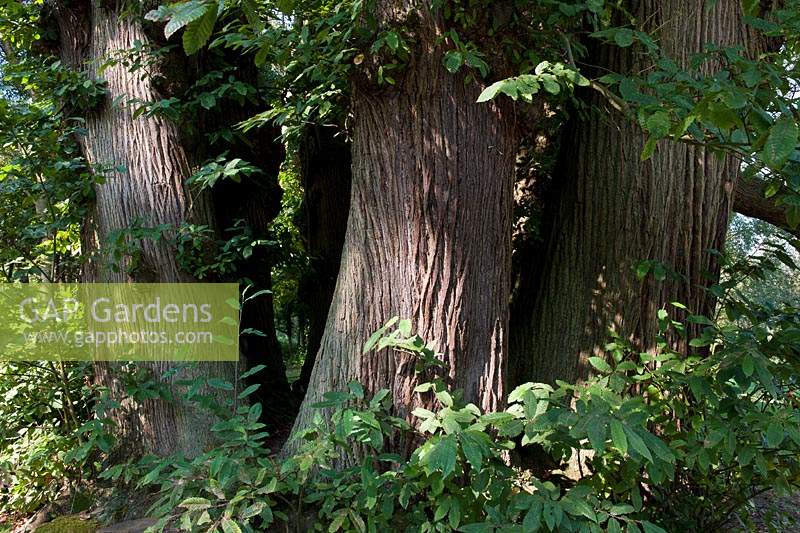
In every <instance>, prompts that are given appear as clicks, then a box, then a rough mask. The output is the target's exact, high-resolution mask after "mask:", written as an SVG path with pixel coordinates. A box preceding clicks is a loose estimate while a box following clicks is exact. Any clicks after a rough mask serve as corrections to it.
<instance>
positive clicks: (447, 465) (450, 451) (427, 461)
mask: <svg viewBox="0 0 800 533" xmlns="http://www.w3.org/2000/svg"><path fill="white" fill-rule="evenodd" d="M457 454H458V445H457V443H456V437H455V435H447V436H445V437H441V438H440V439H439V440H438V441H436V442H434V443H433V444H432V445H431V448H430V450H429V451H428V453H426V454H425V455H424V457H423V458H422V459H421V462H422V464H423V465H424V466H425V467H426V468H427V469H428V471H429V472H432V471H434V470H438V471H441V472H442V475H443V476H444V477H447V476H449V475H450V474H452V473H453V471H454V470H455V467H456V455H457Z"/></svg>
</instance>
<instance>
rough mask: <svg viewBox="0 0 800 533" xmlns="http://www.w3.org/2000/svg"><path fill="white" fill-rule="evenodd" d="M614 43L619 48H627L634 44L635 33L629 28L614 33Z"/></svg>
mask: <svg viewBox="0 0 800 533" xmlns="http://www.w3.org/2000/svg"><path fill="white" fill-rule="evenodd" d="M614 42H615V43H617V46H621V47H622V48H627V47H629V46H630V45H632V44H633V31H632V30H630V29H628V28H622V29H620V30H619V31H617V32H615V33H614Z"/></svg>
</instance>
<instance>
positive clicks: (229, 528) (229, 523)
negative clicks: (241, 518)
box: [221, 518, 242, 533]
mask: <svg viewBox="0 0 800 533" xmlns="http://www.w3.org/2000/svg"><path fill="white" fill-rule="evenodd" d="M221 525H222V531H224V532H225V533H242V528H240V527H239V525H238V524H237V523H236V522H234V521H233V520H231V519H230V518H223V519H222V524H221Z"/></svg>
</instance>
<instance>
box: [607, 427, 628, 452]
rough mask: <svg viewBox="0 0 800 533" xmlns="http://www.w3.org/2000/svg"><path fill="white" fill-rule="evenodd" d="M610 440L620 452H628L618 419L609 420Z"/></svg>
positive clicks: (623, 430) (626, 441) (626, 442)
mask: <svg viewBox="0 0 800 533" xmlns="http://www.w3.org/2000/svg"><path fill="white" fill-rule="evenodd" d="M611 442H612V443H613V444H614V447H615V448H616V449H617V450H619V451H620V453H621V454H623V455H624V454H626V453H628V439H626V438H625V429H624V428H623V427H622V422H620V421H619V420H612V421H611Z"/></svg>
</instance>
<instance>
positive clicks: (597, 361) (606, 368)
mask: <svg viewBox="0 0 800 533" xmlns="http://www.w3.org/2000/svg"><path fill="white" fill-rule="evenodd" d="M589 364H590V365H592V366H593V367H594V368H596V369H597V370H599V371H600V372H603V373H608V372H611V365H609V364H608V363H607V362H606V361H605V359H603V358H602V357H590V358H589Z"/></svg>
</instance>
